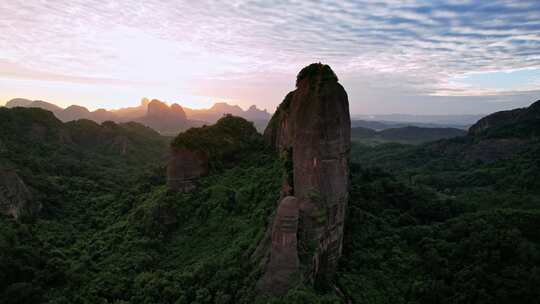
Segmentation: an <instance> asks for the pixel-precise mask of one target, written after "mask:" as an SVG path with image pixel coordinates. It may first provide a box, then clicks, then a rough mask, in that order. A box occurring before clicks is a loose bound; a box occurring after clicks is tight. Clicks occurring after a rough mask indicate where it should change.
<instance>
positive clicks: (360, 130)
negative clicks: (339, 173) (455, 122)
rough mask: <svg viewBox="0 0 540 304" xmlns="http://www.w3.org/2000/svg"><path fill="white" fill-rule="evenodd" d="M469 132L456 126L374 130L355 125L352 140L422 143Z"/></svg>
mask: <svg viewBox="0 0 540 304" xmlns="http://www.w3.org/2000/svg"><path fill="white" fill-rule="evenodd" d="M466 134H467V132H466V131H465V130H462V129H456V128H423V127H416V126H406V127H400V128H388V129H384V130H380V131H377V130H374V129H370V128H364V127H353V128H352V130H351V140H352V141H357V142H361V143H364V144H379V143H385V142H398V143H404V144H421V143H424V142H429V141H435V140H439V139H443V138H452V137H458V136H463V135H466Z"/></svg>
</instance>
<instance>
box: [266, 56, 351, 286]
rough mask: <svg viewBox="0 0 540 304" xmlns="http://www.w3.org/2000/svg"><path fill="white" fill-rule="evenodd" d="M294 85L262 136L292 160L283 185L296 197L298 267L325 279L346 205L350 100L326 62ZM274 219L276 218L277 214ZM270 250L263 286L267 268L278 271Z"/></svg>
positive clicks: (307, 70)
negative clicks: (293, 88)
mask: <svg viewBox="0 0 540 304" xmlns="http://www.w3.org/2000/svg"><path fill="white" fill-rule="evenodd" d="M296 87H297V89H296V90H294V91H292V92H291V93H289V94H288V95H287V96H286V98H285V100H284V101H283V103H282V104H281V105H280V106H279V108H278V110H277V111H276V113H275V114H274V117H272V120H271V121H270V123H269V126H268V127H267V129H266V130H265V134H264V135H265V139H266V141H267V143H269V144H270V145H271V146H273V147H274V148H275V149H276V150H277V151H278V152H279V153H280V154H282V155H285V156H286V157H288V158H289V160H290V161H292V166H290V170H291V172H286V174H285V181H284V188H287V189H288V191H287V193H288V194H290V195H294V197H295V199H296V201H297V204H296V206H297V208H298V214H299V217H298V229H297V239H298V240H297V248H295V249H296V251H297V253H298V257H299V261H300V265H301V266H303V267H299V268H298V272H299V273H300V274H301V276H302V277H303V278H304V279H305V280H308V281H315V282H317V281H328V280H329V279H330V278H331V277H332V276H333V274H334V273H335V270H336V267H337V262H338V259H339V257H340V256H341V248H342V240H343V224H344V219H345V212H346V208H347V199H348V187H349V165H348V163H349V154H350V147H351V142H350V130H351V122H350V114H349V102H348V98H347V93H346V92H345V89H344V88H343V87H342V86H341V85H340V84H339V83H338V79H337V77H336V75H335V74H334V72H333V71H332V69H331V68H330V67H329V66H328V65H323V64H320V63H318V64H312V65H309V66H307V67H305V68H304V69H302V71H300V73H299V74H298V77H297V81H296ZM289 189H290V190H289ZM285 201H286V200H285V199H284V200H282V201H281V203H280V205H281V204H283V203H284V202H285ZM279 208H280V207H279ZM279 208H278V210H279ZM275 220H279V214H278V216H277V217H276V219H275ZM274 226H275V223H274ZM273 247H274V244H272V248H273ZM273 252H274V251H273V249H272V250H271V254H270V259H269V263H268V264H267V269H266V271H265V276H263V280H261V284H262V282H264V284H266V285H267V286H268V285H272V281H271V280H267V279H268V277H267V273H268V272H269V271H276V269H272V267H275V266H276V265H275V264H273V260H274V259H275V257H274V255H273V254H272V253H273ZM300 269H303V270H302V271H301V270H300ZM293 277H294V276H293ZM280 284H281V285H283V283H282V282H281V283H280ZM290 284H293V282H292V281H291V282H290ZM271 289H272V288H270V290H271Z"/></svg>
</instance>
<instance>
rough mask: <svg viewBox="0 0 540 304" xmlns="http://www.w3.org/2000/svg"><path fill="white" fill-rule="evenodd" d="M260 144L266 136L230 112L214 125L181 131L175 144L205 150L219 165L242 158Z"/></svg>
mask: <svg viewBox="0 0 540 304" xmlns="http://www.w3.org/2000/svg"><path fill="white" fill-rule="evenodd" d="M258 143H262V138H261V136H260V134H259V133H257V130H256V129H255V127H254V126H253V123H252V122H249V121H247V120H245V119H243V118H241V117H235V116H232V115H226V116H224V117H222V118H220V119H219V120H218V121H217V122H216V123H215V124H214V125H211V126H203V127H201V128H191V129H189V130H187V131H185V132H183V133H180V134H178V136H177V137H176V138H175V139H174V140H173V141H172V143H171V146H172V147H173V148H176V149H181V148H185V149H188V150H191V151H198V152H203V153H205V154H206V155H207V156H208V158H209V160H210V163H211V164H214V165H215V163H216V162H223V163H227V162H229V163H230V162H233V161H237V160H240V159H242V157H243V155H244V154H245V153H246V152H250V151H249V150H250V149H252V148H253V147H254V146H257V144H258Z"/></svg>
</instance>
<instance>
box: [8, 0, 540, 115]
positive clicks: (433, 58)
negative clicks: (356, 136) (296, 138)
mask: <svg viewBox="0 0 540 304" xmlns="http://www.w3.org/2000/svg"><path fill="white" fill-rule="evenodd" d="M313 62H323V63H327V64H329V65H330V66H331V67H332V69H333V70H334V72H335V73H336V74H337V75H338V77H339V79H340V82H341V83H342V84H343V86H344V87H345V89H346V90H347V92H348V95H349V103H350V109H351V112H352V113H353V114H389V113H405V114H441V115H444V114H487V113H490V112H493V111H496V110H503V109H511V108H515V107H523V106H527V105H528V104H530V103H532V102H533V101H535V100H538V99H540V1H538V0H530V1H527V0H523V1H500V0H490V1H484V0H481V1H480V0H479V1H466V0H451V1H450V0H449V1H437V0H435V1H421V0H403V1H398V0H381V1H325V0H322V1H282V0H275V1H248V0H229V1H206V0H197V1H161V0H144V1H135V0H132V1H128V0H117V1H107V0H54V1H47V0H25V1H20V0H1V1H0V105H1V104H4V103H5V102H6V101H8V100H9V99H11V98H15V97H24V98H29V99H41V100H46V101H50V102H53V103H56V104H59V105H61V106H68V105H71V104H79V105H83V106H86V107H88V108H90V109H97V108H108V109H110V108H118V107H125V106H133V105H136V104H138V102H139V100H140V99H141V98H142V97H145V96H146V97H149V98H158V99H161V100H165V101H168V102H171V103H172V102H178V103H180V104H182V105H184V106H188V107H193V108H204V107H209V106H210V105H211V104H213V103H214V102H217V101H227V102H230V103H232V104H238V105H240V106H242V107H244V108H247V107H248V106H249V105H251V104H255V105H257V106H258V107H260V108H267V109H268V110H269V111H270V112H273V111H274V110H275V108H276V106H277V105H278V104H279V103H280V102H281V101H282V100H283V98H284V96H285V95H286V93H287V92H289V91H291V90H293V89H294V84H295V77H296V74H297V73H298V72H299V71H300V69H301V68H302V67H304V66H306V65H308V64H310V63H313Z"/></svg>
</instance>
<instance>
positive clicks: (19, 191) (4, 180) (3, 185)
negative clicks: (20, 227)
mask: <svg viewBox="0 0 540 304" xmlns="http://www.w3.org/2000/svg"><path fill="white" fill-rule="evenodd" d="M40 210H41V204H40V203H37V202H35V201H34V200H33V199H32V195H31V193H30V191H29V190H28V188H27V187H26V185H25V184H24V182H23V181H22V180H21V179H20V177H19V175H17V173H16V172H15V171H14V170H12V169H3V168H0V213H2V214H4V215H9V216H12V217H14V218H15V219H17V218H19V217H21V216H23V215H32V214H35V213H37V212H39V211H40Z"/></svg>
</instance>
